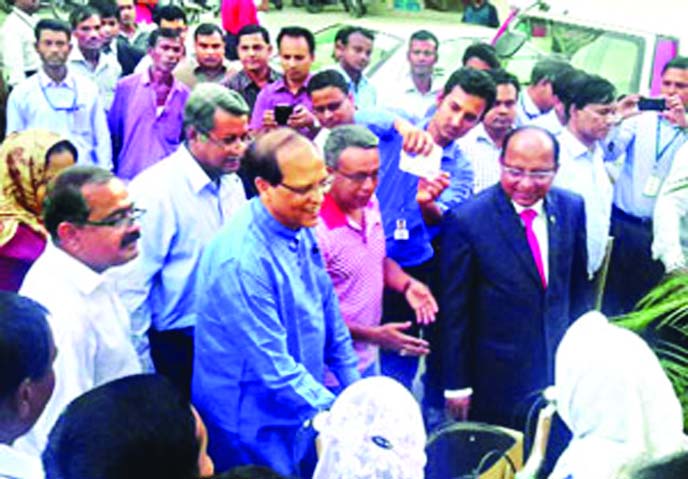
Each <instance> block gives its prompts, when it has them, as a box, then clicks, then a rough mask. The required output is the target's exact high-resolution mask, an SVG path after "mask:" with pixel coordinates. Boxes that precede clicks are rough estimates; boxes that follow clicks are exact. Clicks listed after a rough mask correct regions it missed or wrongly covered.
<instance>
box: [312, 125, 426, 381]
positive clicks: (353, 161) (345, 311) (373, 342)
mask: <svg viewBox="0 0 688 479" xmlns="http://www.w3.org/2000/svg"><path fill="white" fill-rule="evenodd" d="M378 143H379V140H378V138H377V137H376V136H375V135H373V134H372V133H371V132H370V131H369V130H368V129H367V128H365V127H363V126H360V125H343V126H338V127H336V128H335V129H333V130H332V132H331V134H330V135H329V137H328V139H327V142H326V143H325V161H326V163H327V170H328V172H329V173H330V174H331V175H332V178H333V181H332V188H331V189H330V191H329V192H328V193H327V194H326V195H325V200H324V202H323V206H322V209H321V210H320V220H319V221H318V225H317V226H316V229H315V231H316V235H317V237H318V243H319V245H320V250H321V251H322V253H323V259H324V260H325V267H326V269H327V272H328V274H329V275H330V277H331V278H332V282H333V284H334V288H335V291H336V292H337V297H338V298H339V307H340V310H341V312H342V317H343V318H344V321H345V322H346V324H347V326H348V327H349V331H350V332H351V336H352V337H353V339H354V349H355V351H356V353H357V354H358V370H359V372H360V373H361V376H362V377H368V376H373V375H377V374H379V370H380V367H379V362H378V348H379V347H381V348H384V349H388V350H392V351H395V352H397V353H400V354H406V355H409V356H424V355H426V354H428V353H429V352H430V349H429V345H428V343H427V341H425V340H423V339H420V338H417V337H414V336H410V335H407V334H405V333H404V331H405V330H407V329H409V328H410V327H411V322H404V323H401V322H399V323H387V324H384V325H381V324H380V321H381V319H382V294H383V290H384V288H389V289H391V290H393V291H397V292H399V293H402V294H403V295H404V298H405V300H406V301H407V302H408V304H409V306H410V307H411V308H412V309H413V310H414V311H415V313H416V319H417V322H418V323H419V324H429V323H431V322H433V321H434V320H435V313H437V303H436V302H435V298H434V297H433V295H432V293H431V292H430V289H429V288H428V287H427V286H426V285H424V284H423V283H421V282H420V281H417V280H415V279H414V278H413V277H412V276H410V275H409V274H407V273H405V272H404V270H402V269H401V267H400V266H399V265H398V264H397V263H396V262H395V261H394V260H393V259H391V258H388V257H387V255H386V252H385V231H384V228H383V227H382V217H381V215H380V206H379V204H378V201H377V198H375V196H374V193H375V188H376V187H377V182H378V174H379V172H380V153H379V151H378V148H377V145H378ZM325 384H326V385H327V386H328V387H330V388H331V389H333V390H334V391H339V390H341V388H340V387H339V385H338V383H337V380H336V379H335V378H334V377H333V376H332V374H327V376H326V377H325Z"/></svg>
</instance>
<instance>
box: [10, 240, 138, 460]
mask: <svg viewBox="0 0 688 479" xmlns="http://www.w3.org/2000/svg"><path fill="white" fill-rule="evenodd" d="M19 292H20V294H22V295H24V296H27V297H29V298H32V299H34V300H35V301H38V302H39V303H40V304H42V305H43V306H45V307H46V308H47V309H48V311H49V312H50V315H49V317H48V322H49V323H50V327H51V329H52V332H53V337H54V339H55V345H56V347H57V356H56V358H55V363H54V368H55V391H54V392H53V395H52V397H51V398H50V400H49V401H48V404H47V405H46V407H45V410H44V411H43V414H41V416H40V417H39V419H38V421H37V422H36V424H35V425H34V426H33V428H32V429H31V430H30V431H29V432H28V433H27V434H26V435H25V436H22V437H21V438H19V439H18V440H17V441H16V443H15V446H16V447H17V448H18V449H20V450H23V451H25V452H27V453H29V454H36V455H38V454H40V453H41V451H43V449H44V447H45V444H46V440H47V436H48V433H49V432H50V429H51V428H52V427H53V425H54V424H55V421H57V418H58V416H59V415H60V413H62V410H63V409H64V408H65V406H67V405H68V404H69V403H70V402H71V401H72V400H73V399H75V398H76V397H78V396H80V395H81V394H83V393H85V392H86V391H89V390H91V389H93V388H94V387H96V386H99V385H101V384H104V383H106V382H109V381H112V380H114V379H118V378H121V377H123V376H128V375H131V374H137V373H140V372H141V366H140V365H139V362H138V358H137V357H136V352H135V351H134V347H133V345H132V342H131V332H130V325H129V316H128V315H127V311H126V310H125V309H124V306H123V305H122V303H121V302H120V300H119V298H118V297H117V295H116V294H115V292H114V290H113V288H112V287H111V286H110V285H109V284H108V283H107V282H106V281H105V278H104V276H103V275H101V274H98V273H96V272H95V271H93V270H91V269H90V268H89V267H87V266H86V265H85V264H83V263H81V262H80V261H78V260H77V259H75V258H73V257H72V256H70V255H68V254H67V253H65V252H64V251H62V250H61V249H59V248H57V247H56V246H54V245H53V244H52V242H50V241H48V244H47V245H46V248H45V251H44V252H43V254H41V256H39V258H38V259H37V260H36V262H35V263H34V264H33V265H32V266H31V268H30V269H29V272H28V273H27V275H26V277H25V278H24V282H23V283H22V287H21V289H20V291H19Z"/></svg>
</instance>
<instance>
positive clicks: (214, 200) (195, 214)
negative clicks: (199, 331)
mask: <svg viewBox="0 0 688 479" xmlns="http://www.w3.org/2000/svg"><path fill="white" fill-rule="evenodd" d="M129 193H130V195H131V198H132V199H133V200H134V202H135V203H136V206H137V207H140V208H143V209H145V210H146V214H145V215H144V216H143V217H142V218H141V221H140V223H141V240H140V241H139V246H140V249H141V252H140V254H139V256H138V258H136V259H135V260H134V261H131V262H129V263H127V264H125V265H122V266H119V267H117V268H112V269H111V270H110V271H108V273H107V274H108V277H109V278H110V279H112V280H113V281H115V284H116V288H117V291H118V293H119V295H120V297H121V298H122V302H123V303H124V305H125V307H126V308H127V310H128V311H129V313H130V315H131V320H132V329H133V332H134V336H135V338H136V348H137V351H138V353H139V356H140V357H141V359H142V361H145V356H146V354H147V349H148V342H147V341H146V339H147V338H146V331H148V329H149V328H150V326H151V324H152V325H153V327H154V328H155V329H156V330H157V331H168V330H173V329H181V328H186V327H193V326H195V325H196V316H195V311H194V309H193V303H194V297H195V295H196V290H195V289H194V283H195V272H196V270H197V266H198V262H199V261H200V258H201V254H202V253H203V248H204V247H205V245H206V243H207V242H208V241H210V240H211V239H212V238H213V237H214V236H215V234H216V233H217V232H218V231H219V230H220V228H221V227H222V225H223V224H225V223H226V222H227V221H228V220H229V219H230V218H231V217H232V216H233V215H234V214H235V213H236V212H237V211H238V210H239V209H240V208H241V207H243V206H244V205H245V204H246V203H247V200H246V193H245V192H244V187H243V185H242V183H241V180H240V179H239V177H238V176H237V175H236V174H229V175H223V176H222V177H221V179H220V181H219V183H216V182H214V181H212V180H211V179H210V178H209V177H208V175H207V174H206V173H205V171H203V169H202V168H201V167H200V165H199V164H198V162H197V161H196V160H195V159H194V158H193V157H192V156H191V153H190V152H189V150H188V149H187V148H186V146H185V145H182V146H180V147H179V149H178V150H177V151H175V152H174V153H172V154H171V155H170V156H168V157H167V158H165V159H163V160H161V161H160V162H158V163H156V164H154V165H153V166H151V167H149V168H147V169H145V170H144V171H143V172H141V173H140V174H139V175H138V176H136V177H135V178H134V180H133V181H132V182H131V183H130V184H129ZM199 294H202V293H199Z"/></svg>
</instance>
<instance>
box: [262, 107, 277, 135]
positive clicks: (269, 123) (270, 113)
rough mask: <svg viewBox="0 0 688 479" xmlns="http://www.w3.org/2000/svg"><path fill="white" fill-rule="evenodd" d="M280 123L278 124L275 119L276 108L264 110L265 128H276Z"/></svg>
mask: <svg viewBox="0 0 688 479" xmlns="http://www.w3.org/2000/svg"><path fill="white" fill-rule="evenodd" d="M278 126H279V125H277V122H276V121H275V111H274V110H265V111H264V112H263V126H262V129H263V130H272V129H274V128H277V127H278Z"/></svg>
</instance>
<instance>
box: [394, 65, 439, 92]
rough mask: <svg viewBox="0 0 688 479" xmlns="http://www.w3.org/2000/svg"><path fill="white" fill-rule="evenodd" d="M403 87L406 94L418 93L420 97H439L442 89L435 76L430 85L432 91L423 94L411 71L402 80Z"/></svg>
mask: <svg viewBox="0 0 688 479" xmlns="http://www.w3.org/2000/svg"><path fill="white" fill-rule="evenodd" d="M401 87H402V89H403V90H404V92H405V93H417V94H418V95H421V96H424V97H425V96H437V94H438V93H439V92H440V88H439V85H438V82H437V81H436V77H435V75H433V76H432V82H431V83H430V91H428V92H427V93H421V92H420V91H418V88H417V87H416V84H415V83H414V82H413V76H411V72H410V71H409V72H406V74H405V75H404V76H403V77H402V78H401Z"/></svg>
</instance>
